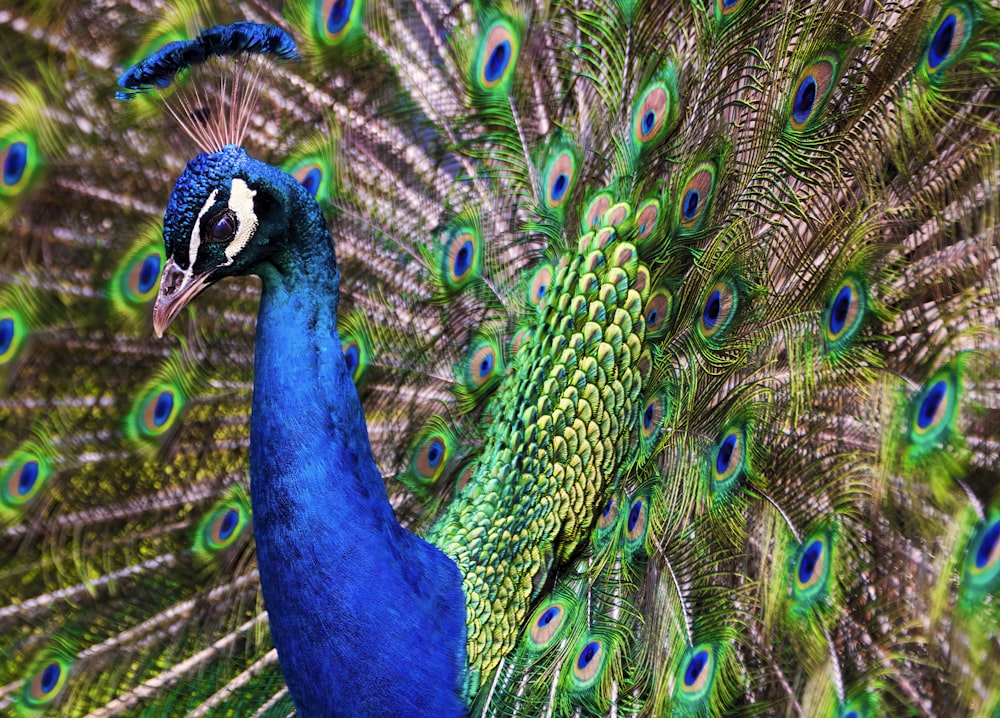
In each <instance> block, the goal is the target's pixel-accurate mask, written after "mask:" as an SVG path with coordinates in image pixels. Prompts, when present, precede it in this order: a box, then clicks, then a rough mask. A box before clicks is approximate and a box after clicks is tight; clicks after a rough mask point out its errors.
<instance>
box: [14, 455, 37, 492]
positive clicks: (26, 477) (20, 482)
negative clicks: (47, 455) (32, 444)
mask: <svg viewBox="0 0 1000 718" xmlns="http://www.w3.org/2000/svg"><path fill="white" fill-rule="evenodd" d="M37 480H38V462H37V461H35V460H31V461H26V462H24V465H23V466H22V467H21V475H20V476H19V477H18V479H17V493H19V494H20V495H21V496H27V495H28V493H29V492H30V491H31V490H32V489H33V488H35V482H36V481H37Z"/></svg>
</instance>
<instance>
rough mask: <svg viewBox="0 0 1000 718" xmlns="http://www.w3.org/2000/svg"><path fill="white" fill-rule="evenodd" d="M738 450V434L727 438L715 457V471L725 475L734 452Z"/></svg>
mask: <svg viewBox="0 0 1000 718" xmlns="http://www.w3.org/2000/svg"><path fill="white" fill-rule="evenodd" d="M735 450H736V434H730V435H729V436H727V437H726V438H725V439H724V440H723V442H722V445H721V446H720V447H719V453H718V454H717V455H716V457H715V470H716V471H717V472H718V473H720V474H724V473H726V471H727V470H728V469H729V462H730V461H732V458H733V452H734V451H735Z"/></svg>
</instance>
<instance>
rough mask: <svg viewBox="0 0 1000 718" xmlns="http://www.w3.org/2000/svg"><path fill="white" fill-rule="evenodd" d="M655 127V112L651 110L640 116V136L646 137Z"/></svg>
mask: <svg viewBox="0 0 1000 718" xmlns="http://www.w3.org/2000/svg"><path fill="white" fill-rule="evenodd" d="M655 125H656V112H654V111H653V110H647V111H646V114H645V115H643V116H642V134H644V135H648V134H649V133H650V132H652V130H653V127H654V126H655Z"/></svg>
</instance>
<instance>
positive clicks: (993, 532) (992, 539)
mask: <svg viewBox="0 0 1000 718" xmlns="http://www.w3.org/2000/svg"><path fill="white" fill-rule="evenodd" d="M997 542H1000V520H998V521H994V522H993V523H992V524H990V527H989V528H988V529H986V533H985V534H984V535H983V540H982V541H980V542H979V548H978V549H977V550H976V568H978V569H984V568H986V566H987V565H988V564H989V562H990V556H992V555H993V552H994V550H996V546H997Z"/></svg>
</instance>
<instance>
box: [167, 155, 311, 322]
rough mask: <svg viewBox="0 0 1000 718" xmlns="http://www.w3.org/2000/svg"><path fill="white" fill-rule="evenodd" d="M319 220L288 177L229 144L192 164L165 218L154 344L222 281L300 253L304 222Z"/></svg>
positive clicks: (301, 189) (308, 199)
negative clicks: (186, 309) (198, 298)
mask: <svg viewBox="0 0 1000 718" xmlns="http://www.w3.org/2000/svg"><path fill="white" fill-rule="evenodd" d="M317 215H318V217H320V218H321V217H322V214H321V212H320V210H319V207H318V206H315V201H314V200H313V198H312V196H311V195H310V194H309V193H308V191H307V190H306V189H305V188H304V187H303V186H302V185H301V184H299V182H297V181H296V180H295V179H294V178H293V177H292V176H291V175H288V174H285V173H284V172H282V171H280V170H278V169H276V168H274V167H272V166H271V165H268V164H265V163H264V162H261V161H259V160H255V159H253V158H252V157H250V156H249V155H248V154H247V153H246V151H245V150H243V149H242V148H241V147H237V146H236V145H226V146H225V147H223V148H222V149H221V150H219V151H217V152H213V153H210V154H200V155H198V156H197V157H195V158H194V159H193V160H191V161H190V162H189V163H188V165H187V168H186V169H185V170H184V173H183V174H182V175H181V176H180V178H178V180H177V184H176V185H175V186H174V191H173V193H172V194H171V196H170V201H169V203H168V204H167V210H166V214H165V215H164V217H163V241H164V244H165V247H166V255H167V261H166V264H165V265H164V268H163V275H162V277H161V278H160V291H159V294H158V295H157V297H156V303H155V305H154V307H153V329H154V331H155V332H156V336H157V337H161V336H163V332H164V330H166V328H167V327H168V326H169V325H170V322H171V321H173V319H174V318H175V317H176V316H177V315H178V314H179V313H180V311H181V310H182V309H183V308H184V307H185V306H186V305H187V304H188V303H189V302H190V301H191V300H192V299H194V298H195V297H196V296H197V295H198V294H200V293H201V292H202V291H203V290H205V289H206V288H207V287H209V286H211V285H212V284H214V283H215V282H217V281H219V280H220V279H222V278H223V277H228V276H233V275H246V274H259V273H260V272H261V270H262V268H263V266H264V265H265V264H267V263H274V262H277V263H279V264H281V263H282V262H281V259H279V258H280V257H281V256H282V255H285V256H287V254H288V253H289V252H294V251H295V250H296V248H295V247H294V246H292V245H291V243H292V242H294V241H296V237H298V236H301V234H302V232H303V230H304V227H303V226H302V225H303V223H306V222H315V221H316V216H317Z"/></svg>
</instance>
